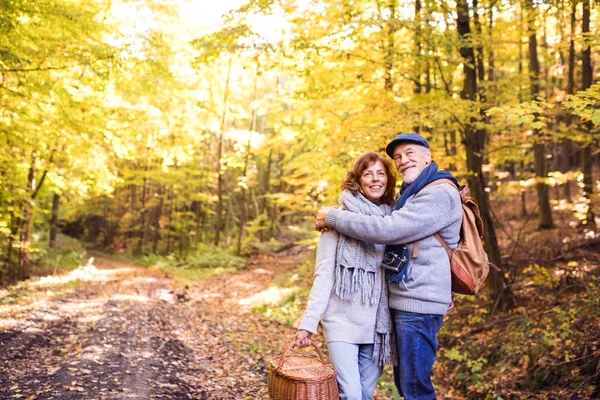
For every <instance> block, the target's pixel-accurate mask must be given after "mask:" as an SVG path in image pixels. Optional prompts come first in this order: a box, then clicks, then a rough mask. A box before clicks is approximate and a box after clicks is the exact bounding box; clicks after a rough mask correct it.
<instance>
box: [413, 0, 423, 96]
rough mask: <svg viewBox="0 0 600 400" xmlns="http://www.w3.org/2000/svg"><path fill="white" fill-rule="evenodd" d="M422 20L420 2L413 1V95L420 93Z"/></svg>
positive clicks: (418, 0) (417, 0)
mask: <svg viewBox="0 0 600 400" xmlns="http://www.w3.org/2000/svg"><path fill="white" fill-rule="evenodd" d="M422 27H423V23H422V18H421V0H415V47H416V57H415V77H414V82H415V94H419V93H421V91H422V89H421V56H422V53H423V49H422V47H423V45H422V43H421V34H422Z"/></svg>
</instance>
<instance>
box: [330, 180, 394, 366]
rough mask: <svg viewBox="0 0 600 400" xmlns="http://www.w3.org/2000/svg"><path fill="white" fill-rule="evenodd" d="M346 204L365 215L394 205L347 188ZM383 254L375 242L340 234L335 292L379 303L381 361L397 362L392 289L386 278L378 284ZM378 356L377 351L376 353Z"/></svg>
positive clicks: (377, 328)
mask: <svg viewBox="0 0 600 400" xmlns="http://www.w3.org/2000/svg"><path fill="white" fill-rule="evenodd" d="M339 202H340V205H341V206H342V208H344V209H346V210H348V211H352V212H355V213H358V214H364V215H377V216H385V215H389V214H390V212H391V211H392V208H391V207H390V206H388V205H386V204H381V205H377V204H374V203H372V202H370V201H369V200H367V198H365V197H364V196H363V195H362V194H360V193H358V194H356V195H353V194H352V193H351V192H349V191H347V190H344V191H343V192H342V193H341V194H340V196H339ZM380 264H381V257H380V256H378V255H377V251H376V249H375V245H373V244H371V243H366V242H362V241H360V240H356V239H353V238H351V237H348V236H346V235H341V234H340V235H339V239H338V245H337V255H336V268H335V293H336V294H337V295H338V296H339V297H340V298H341V299H343V300H352V299H354V298H355V297H356V296H360V299H361V301H362V302H363V303H368V304H370V305H374V304H375V303H376V302H378V305H377V319H376V326H375V333H376V334H375V343H376V344H378V345H379V346H378V347H379V355H378V359H379V360H378V362H379V365H385V364H395V363H396V343H395V339H394V332H393V331H394V330H393V327H392V321H391V315H390V309H389V306H388V290H387V283H386V282H385V279H381V283H380V284H377V279H376V277H377V275H376V273H377V269H378V268H381V267H380ZM373 357H375V354H373Z"/></svg>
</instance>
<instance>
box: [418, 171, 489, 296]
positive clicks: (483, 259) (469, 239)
mask: <svg viewBox="0 0 600 400" xmlns="http://www.w3.org/2000/svg"><path fill="white" fill-rule="evenodd" d="M442 183H450V184H451V185H452V186H453V187H456V186H455V185H454V184H453V183H452V182H451V181H450V180H448V179H440V180H437V181H435V182H432V183H430V184H429V185H427V186H432V185H438V184H442ZM427 186H425V187H427ZM458 192H459V193H460V199H461V203H462V209H463V215H462V224H461V227H460V240H459V241H458V246H457V247H456V248H455V249H451V248H450V247H449V246H448V244H447V243H446V241H445V240H444V239H443V238H442V236H441V235H440V234H439V232H438V233H436V234H434V235H433V236H434V237H435V238H436V239H437V240H438V242H440V244H441V245H442V246H443V247H444V249H445V250H446V253H448V258H449V259H450V270H451V272H452V292H454V293H458V294H469V295H474V294H477V292H479V290H480V289H481V288H482V287H483V284H484V282H485V279H486V278H487V276H488V274H489V272H490V266H491V267H492V268H494V269H495V270H497V271H498V272H500V268H498V267H497V266H496V265H494V264H493V263H491V262H490V261H489V259H488V256H487V253H486V252H485V250H484V248H483V242H482V239H483V220H482V219H481V214H480V213H479V207H478V206H477V203H476V202H475V200H474V199H473V198H472V197H471V196H469V188H468V187H467V186H461V187H460V188H459V189H458Z"/></svg>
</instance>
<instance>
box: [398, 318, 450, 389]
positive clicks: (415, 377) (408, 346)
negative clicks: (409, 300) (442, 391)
mask: <svg viewBox="0 0 600 400" xmlns="http://www.w3.org/2000/svg"><path fill="white" fill-rule="evenodd" d="M391 311H392V318H393V320H394V323H395V326H396V344H397V346H398V347H397V349H398V365H397V366H395V367H394V383H396V388H398V392H399V393H400V396H402V397H404V399H405V400H416V399H418V400H428V399H435V398H436V397H435V390H434V389H433V384H432V383H431V369H432V368H433V363H434V362H435V357H436V351H437V347H438V341H437V333H438V331H439V330H440V328H441V327H442V320H443V316H442V315H436V314H417V313H411V312H406V311H398V310H391Z"/></svg>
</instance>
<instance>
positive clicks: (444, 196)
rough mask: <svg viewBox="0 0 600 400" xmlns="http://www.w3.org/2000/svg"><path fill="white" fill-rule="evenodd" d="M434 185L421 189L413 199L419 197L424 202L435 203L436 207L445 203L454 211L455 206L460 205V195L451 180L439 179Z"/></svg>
mask: <svg viewBox="0 0 600 400" xmlns="http://www.w3.org/2000/svg"><path fill="white" fill-rule="evenodd" d="M442 181H445V182H442ZM437 182H439V183H437ZM434 183H436V184H429V185H427V186H425V187H424V188H423V189H421V190H420V191H419V193H417V195H416V196H415V199H416V198H417V197H421V198H422V200H424V201H426V202H430V203H435V204H438V205H442V204H443V203H446V204H448V205H449V206H450V208H451V209H454V208H455V207H456V206H457V205H460V203H461V200H460V193H459V192H458V189H457V188H456V185H455V184H454V183H453V182H452V181H451V180H449V179H443V180H442V179H440V180H439V181H436V182H434ZM420 200H421V199H420Z"/></svg>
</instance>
